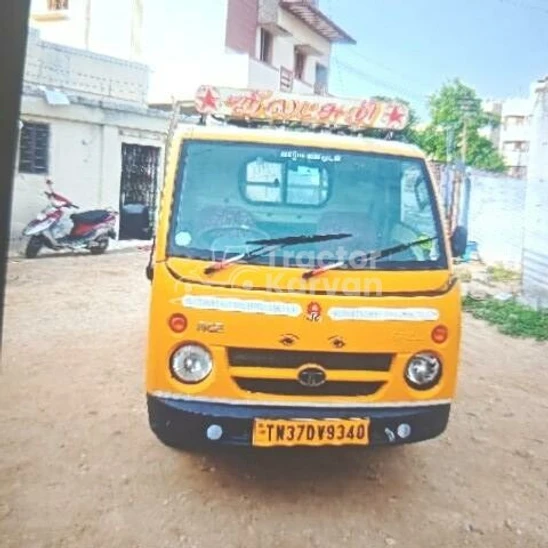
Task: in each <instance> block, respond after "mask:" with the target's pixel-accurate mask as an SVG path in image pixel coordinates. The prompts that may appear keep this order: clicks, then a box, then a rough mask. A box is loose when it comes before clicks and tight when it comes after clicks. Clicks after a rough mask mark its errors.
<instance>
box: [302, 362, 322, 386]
mask: <svg viewBox="0 0 548 548" xmlns="http://www.w3.org/2000/svg"><path fill="white" fill-rule="evenodd" d="M297 380H298V381H299V383H300V384H301V385H302V386H306V387H307V388H318V387H319V386H322V384H325V381H326V380H327V379H326V375H325V371H324V370H323V369H322V368H321V367H318V366H317V365H310V366H307V367H305V368H304V369H301V370H300V371H299V374H298V376H297Z"/></svg>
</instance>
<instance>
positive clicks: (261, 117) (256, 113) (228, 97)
mask: <svg viewBox="0 0 548 548" xmlns="http://www.w3.org/2000/svg"><path fill="white" fill-rule="evenodd" d="M195 107H196V110H197V111H198V112H199V113H200V114H204V115H207V114H211V115H216V116H219V117H224V118H227V119H242V120H256V121H262V122H285V123H296V124H301V125H306V126H326V127H333V126H335V127H346V128H350V129H354V130H361V129H367V128H374V129H387V130H394V131H401V130H402V129H404V128H405V127H406V126H407V124H408V121H409V109H408V107H407V106H406V105H405V104H403V103H399V102H397V101H379V100H376V99H364V100H360V99H341V98H335V97H325V96H316V95H297V94H292V93H282V92H274V91H266V90H249V89H234V88H221V87H214V86H201V87H200V88H199V89H198V91H197V93H196V97H195Z"/></svg>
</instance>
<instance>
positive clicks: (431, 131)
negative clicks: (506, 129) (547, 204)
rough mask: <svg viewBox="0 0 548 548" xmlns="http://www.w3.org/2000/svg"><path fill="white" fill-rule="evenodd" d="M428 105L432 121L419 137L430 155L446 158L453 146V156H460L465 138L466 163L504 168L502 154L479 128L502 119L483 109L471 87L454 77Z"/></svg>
mask: <svg viewBox="0 0 548 548" xmlns="http://www.w3.org/2000/svg"><path fill="white" fill-rule="evenodd" d="M429 106H430V116H431V122H430V124H429V125H428V126H427V127H426V128H425V129H424V130H423V131H422V132H420V134H419V135H418V137H417V144H419V145H420V146H421V147H422V148H423V149H424V151H425V152H426V153H427V154H428V155H429V156H431V157H432V158H433V159H435V160H438V161H445V160H446V158H447V152H448V150H450V151H451V152H452V155H453V158H459V159H460V158H462V152H463V145H464V140H465V138H466V164H467V165H470V166H474V167H477V168H479V169H486V170H490V171H498V172H502V171H504V169H505V166H504V160H503V158H502V156H501V155H500V154H499V152H498V151H497V150H496V148H495V147H494V146H493V144H492V143H491V141H489V139H487V138H486V137H483V136H482V135H480V132H479V131H480V129H482V128H485V127H487V126H492V127H496V126H497V125H498V124H499V123H500V120H499V119H498V118H497V117H496V116H494V115H492V114H489V113H487V112H484V111H483V109H482V106H481V99H480V98H479V97H478V96H477V94H476V92H475V91H474V90H473V89H472V88H470V87H468V86H466V85H464V84H463V83H462V82H461V81H460V80H458V79H455V80H453V81H452V82H449V83H447V84H445V85H444V86H442V88H441V89H440V90H439V92H437V93H435V94H434V95H433V96H432V97H430V100H429ZM465 135H466V137H465ZM451 136H452V139H451ZM448 145H449V146H448Z"/></svg>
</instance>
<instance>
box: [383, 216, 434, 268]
mask: <svg viewBox="0 0 548 548" xmlns="http://www.w3.org/2000/svg"><path fill="white" fill-rule="evenodd" d="M397 228H399V230H400V231H401V232H400V234H398V233H397V232H398V230H396V229H397ZM421 237H424V235H421V233H420V232H419V231H417V230H416V229H415V228H414V227H412V226H409V225H408V224H406V223H402V222H399V223H398V224H397V225H396V226H395V227H394V229H393V232H392V238H393V239H394V245H398V244H405V243H407V242H412V241H414V240H420V239H421ZM427 257H428V251H426V250H425V249H424V248H423V247H421V246H420V245H414V246H412V247H410V248H408V249H406V250H404V251H400V252H399V253H396V254H394V255H392V257H391V258H390V259H391V260H398V259H399V260H401V261H421V262H422V261H425V260H426V259H427ZM390 259H389V260H390Z"/></svg>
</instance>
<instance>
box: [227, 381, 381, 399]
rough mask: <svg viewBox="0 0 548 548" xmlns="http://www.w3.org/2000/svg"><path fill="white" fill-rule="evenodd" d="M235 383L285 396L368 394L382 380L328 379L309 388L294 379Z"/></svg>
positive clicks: (251, 389)
mask: <svg viewBox="0 0 548 548" xmlns="http://www.w3.org/2000/svg"><path fill="white" fill-rule="evenodd" d="M235 381H236V384H237V385H238V386H239V387H240V388H241V389H242V390H246V391H248V392H260V393H263V394H278V395H282V396H283V395H287V396H310V397H317V396H349V397H351V396H370V395H371V394H374V393H375V392H377V390H379V389H380V388H381V386H382V385H383V384H384V382H350V381H328V382H326V383H325V384H323V385H322V386H318V387H315V388H309V387H307V386H302V385H301V384H299V382H298V381H296V380H289V379H288V380H285V379H284V380H280V379H242V378H236V379H235Z"/></svg>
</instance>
